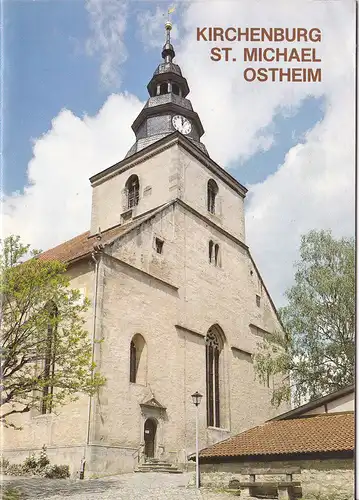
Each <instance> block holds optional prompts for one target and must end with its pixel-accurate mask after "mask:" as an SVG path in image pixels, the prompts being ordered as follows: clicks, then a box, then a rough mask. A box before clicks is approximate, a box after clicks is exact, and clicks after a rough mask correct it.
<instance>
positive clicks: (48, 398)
mask: <svg viewBox="0 0 359 500" xmlns="http://www.w3.org/2000/svg"><path fill="white" fill-rule="evenodd" d="M46 308H47V312H48V324H47V331H46V338H45V339H44V343H45V344H44V358H43V372H42V377H43V380H44V387H43V389H42V398H41V405H40V411H41V413H42V414H43V415H45V414H46V413H51V410H52V395H53V389H54V388H53V385H52V384H51V380H52V379H53V377H54V372H55V346H56V333H57V317H58V309H57V306H56V304H55V303H54V302H49V303H48V304H47V306H46Z"/></svg>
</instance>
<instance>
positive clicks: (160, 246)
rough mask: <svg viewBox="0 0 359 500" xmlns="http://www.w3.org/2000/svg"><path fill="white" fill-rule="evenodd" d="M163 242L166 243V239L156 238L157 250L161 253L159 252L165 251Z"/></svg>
mask: <svg viewBox="0 0 359 500" xmlns="http://www.w3.org/2000/svg"><path fill="white" fill-rule="evenodd" d="M163 243H164V241H163V240H161V239H160V238H156V239H155V248H156V252H157V253H159V254H162V253H163Z"/></svg>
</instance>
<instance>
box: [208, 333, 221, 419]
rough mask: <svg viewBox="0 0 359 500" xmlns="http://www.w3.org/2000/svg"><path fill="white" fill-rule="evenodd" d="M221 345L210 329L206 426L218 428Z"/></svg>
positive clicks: (216, 334) (215, 334)
mask: <svg viewBox="0 0 359 500" xmlns="http://www.w3.org/2000/svg"><path fill="white" fill-rule="evenodd" d="M220 353H221V343H220V339H219V336H218V333H217V332H216V331H215V329H213V328H211V329H210V330H209V331H208V333H207V337H206V387H207V391H206V392H207V426H209V427H220V422H221V420H220V380H219V367H220V366H219V365H220V363H219V361H220Z"/></svg>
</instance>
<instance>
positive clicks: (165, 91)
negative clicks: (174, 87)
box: [160, 82, 168, 95]
mask: <svg viewBox="0 0 359 500" xmlns="http://www.w3.org/2000/svg"><path fill="white" fill-rule="evenodd" d="M162 94H168V83H167V82H165V83H161V85H160V95H162Z"/></svg>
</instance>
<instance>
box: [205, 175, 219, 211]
mask: <svg viewBox="0 0 359 500" xmlns="http://www.w3.org/2000/svg"><path fill="white" fill-rule="evenodd" d="M217 193H218V186H217V183H216V181H214V180H213V179H210V180H209V181H208V184H207V210H208V212H210V213H211V214H215V213H216V196H217Z"/></svg>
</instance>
